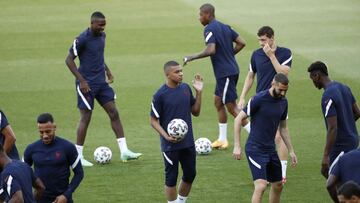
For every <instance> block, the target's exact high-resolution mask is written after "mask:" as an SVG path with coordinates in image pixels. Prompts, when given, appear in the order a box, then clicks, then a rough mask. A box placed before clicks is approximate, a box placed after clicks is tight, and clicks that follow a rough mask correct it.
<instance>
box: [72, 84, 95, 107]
mask: <svg viewBox="0 0 360 203" xmlns="http://www.w3.org/2000/svg"><path fill="white" fill-rule="evenodd" d="M95 91H96V90H93V88H91V91H89V92H86V93H83V92H81V90H80V86H79V84H76V94H77V106H78V108H79V109H86V110H89V111H91V110H93V109H94V98H95V95H94V93H95Z"/></svg>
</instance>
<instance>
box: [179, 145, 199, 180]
mask: <svg viewBox="0 0 360 203" xmlns="http://www.w3.org/2000/svg"><path fill="white" fill-rule="evenodd" d="M179 162H180V164H181V168H182V170H183V180H184V181H185V182H189V183H192V182H193V181H194V179H195V176H196V151H195V147H194V146H193V147H189V148H185V149H182V150H181V151H180V154H179Z"/></svg>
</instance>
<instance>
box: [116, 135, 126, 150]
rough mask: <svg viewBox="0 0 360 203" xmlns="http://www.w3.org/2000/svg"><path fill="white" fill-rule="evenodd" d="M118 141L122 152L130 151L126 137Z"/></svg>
mask: <svg viewBox="0 0 360 203" xmlns="http://www.w3.org/2000/svg"><path fill="white" fill-rule="evenodd" d="M116 140H117V142H118V144H119V149H120V152H124V151H127V150H128V148H127V144H126V139H125V137H122V138H118V139H116Z"/></svg>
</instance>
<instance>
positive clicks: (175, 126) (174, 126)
mask: <svg viewBox="0 0 360 203" xmlns="http://www.w3.org/2000/svg"><path fill="white" fill-rule="evenodd" d="M188 129H189V128H188V125H187V124H186V122H185V121H184V120H182V119H180V118H175V119H173V120H171V121H170V123H169V124H168V126H167V133H168V134H169V135H170V136H171V137H173V138H175V139H177V140H178V141H180V140H182V139H184V137H185V136H186V134H187V132H188Z"/></svg>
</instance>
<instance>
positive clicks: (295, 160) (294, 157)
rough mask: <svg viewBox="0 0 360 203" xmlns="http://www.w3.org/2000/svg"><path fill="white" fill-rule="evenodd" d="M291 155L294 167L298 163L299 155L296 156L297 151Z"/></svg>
mask: <svg viewBox="0 0 360 203" xmlns="http://www.w3.org/2000/svg"><path fill="white" fill-rule="evenodd" d="M289 154H290V157H291V166H292V167H295V166H296V165H297V162H298V161H297V157H296V154H295V152H290V153H289Z"/></svg>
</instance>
